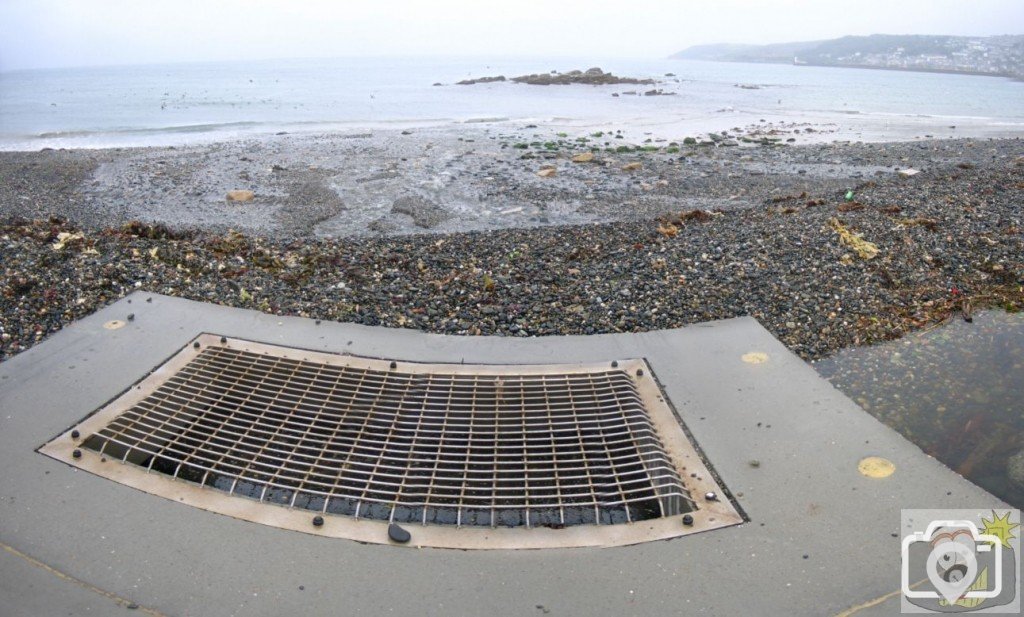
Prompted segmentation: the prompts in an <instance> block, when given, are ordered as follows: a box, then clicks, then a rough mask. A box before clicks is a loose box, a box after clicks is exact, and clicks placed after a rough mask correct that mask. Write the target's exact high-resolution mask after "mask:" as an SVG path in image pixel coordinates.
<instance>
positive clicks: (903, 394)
mask: <svg viewBox="0 0 1024 617" xmlns="http://www.w3.org/2000/svg"><path fill="white" fill-rule="evenodd" d="M815 368H816V369H817V370H818V372H819V373H820V374H821V375H822V376H824V377H825V378H826V379H828V380H829V381H831V382H832V384H833V385H835V386H836V387H837V388H839V389H840V390H841V391H842V392H843V393H844V394H846V395H847V396H849V397H850V398H852V399H853V400H855V401H857V403H858V404H859V405H860V406H861V407H863V408H864V409H865V410H866V411H867V412H868V413H870V414H871V415H873V416H875V417H876V418H878V419H879V420H881V421H882V422H884V423H885V424H887V425H888V426H890V427H892V428H894V429H896V430H897V431H899V432H900V433H902V434H903V435H904V436H905V437H906V438H907V439H909V440H910V441H912V442H914V443H915V444H917V445H918V446H919V447H920V448H921V449H922V450H924V451H925V452H927V453H928V454H930V455H932V456H934V457H935V458H937V459H938V460H940V461H942V462H943V463H945V464H946V465H948V466H949V467H950V468H951V469H954V470H956V471H957V472H958V473H960V474H961V475H963V476H964V477H966V478H967V479H969V480H971V481H972V482H974V483H975V484H978V485H979V486H981V487H983V488H985V489H986V490H988V491H989V492H991V493H992V494H994V495H996V496H998V497H1000V498H1002V499H1003V500H1005V501H1006V502H1008V503H1010V504H1012V505H1013V506H1014V507H1017V508H1021V507H1024V454H1022V452H1024V313H1017V314H1009V313H1004V312H1002V311H984V312H979V313H976V314H975V315H974V322H973V323H966V322H964V321H963V320H961V319H956V320H953V321H951V322H950V323H948V324H946V325H944V326H942V327H940V328H938V329H935V330H932V331H930V332H925V333H923V334H919V335H911V336H908V337H905V338H903V339H901V340H898V341H893V342H891V343H885V344H883V345H877V346H873V347H861V348H852V349H845V350H843V351H840V352H839V353H837V354H836V355H834V356H832V357H831V358H827V359H825V360H822V361H820V362H817V363H816V364H815ZM1015 457H1016V458H1015ZM1014 469H1015V471H1014Z"/></svg>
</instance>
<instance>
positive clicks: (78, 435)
mask: <svg viewBox="0 0 1024 617" xmlns="http://www.w3.org/2000/svg"><path fill="white" fill-rule="evenodd" d="M81 436H82V434H81V433H79V432H78V429H77V428H76V429H75V430H73V431H71V438H72V439H78V438H79V437H81Z"/></svg>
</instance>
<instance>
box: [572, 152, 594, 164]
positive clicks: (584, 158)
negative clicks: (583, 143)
mask: <svg viewBox="0 0 1024 617" xmlns="http://www.w3.org/2000/svg"><path fill="white" fill-rule="evenodd" d="M593 160H594V153H593V152H581V153H580V154H577V155H576V156H574V157H572V162H573V163H589V162H591V161H593Z"/></svg>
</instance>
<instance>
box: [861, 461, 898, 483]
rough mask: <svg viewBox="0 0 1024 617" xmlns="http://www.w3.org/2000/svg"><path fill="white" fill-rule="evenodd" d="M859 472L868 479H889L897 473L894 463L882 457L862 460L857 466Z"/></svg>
mask: <svg viewBox="0 0 1024 617" xmlns="http://www.w3.org/2000/svg"><path fill="white" fill-rule="evenodd" d="M857 471H859V472H860V473H861V475H863V476H866V477H868V478H888V477H889V476H891V475H892V474H893V472H895V471H896V465H893V464H892V461H890V460H889V459H886V458H882V457H880V456H869V457H867V458H862V459H861V460H860V463H858V464H857Z"/></svg>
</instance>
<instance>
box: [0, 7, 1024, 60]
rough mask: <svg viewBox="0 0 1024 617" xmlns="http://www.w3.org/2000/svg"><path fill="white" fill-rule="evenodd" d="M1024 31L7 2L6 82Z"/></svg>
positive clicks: (799, 16)
mask: <svg viewBox="0 0 1024 617" xmlns="http://www.w3.org/2000/svg"><path fill="white" fill-rule="evenodd" d="M1022 31H1024V1H1022V0H854V1H846V0H843V1H831V0H676V1H670V0H630V1H629V2H622V1H618V2H600V1H599V0H506V1H504V2H486V1H483V0H432V1H430V0H426V1H423V0H420V1H414V0H359V1H357V2H348V1H346V0H324V1H320V0H317V1H300V0H0V70H11V69H19V68H36V67H53V66H79V65H97V64H129V63H147V62H179V61H197V60H234V59H250V58H277V57H315V56H354V55H411V54H473V55H482V54H493V55H545V56H588V55H589V56H603V57H608V56H633V57H644V56H654V57H661V56H666V55H668V54H670V53H673V52H675V51H678V50H680V49H683V48H685V47H688V46H690V45H696V44H700V43H715V42H734V43H773V42H783V41H793V40H807V39H818V38H832V37H837V36H842V35H845V34H871V33H876V32H885V33H893V34H970V35H989V34H1019V33H1021V32H1022Z"/></svg>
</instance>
